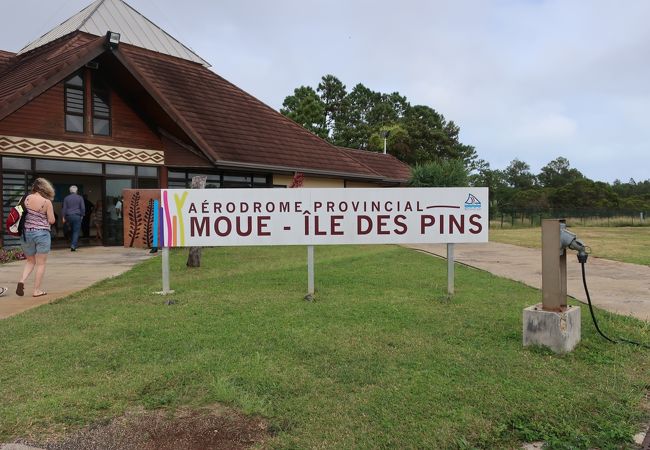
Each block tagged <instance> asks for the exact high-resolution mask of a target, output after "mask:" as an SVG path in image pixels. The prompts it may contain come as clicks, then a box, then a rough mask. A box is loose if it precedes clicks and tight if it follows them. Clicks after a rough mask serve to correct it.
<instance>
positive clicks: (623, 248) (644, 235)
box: [490, 222, 650, 266]
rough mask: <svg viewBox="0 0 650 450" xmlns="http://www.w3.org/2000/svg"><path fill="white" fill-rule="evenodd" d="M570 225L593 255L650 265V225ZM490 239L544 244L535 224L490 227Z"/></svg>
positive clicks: (523, 244) (515, 243) (517, 243)
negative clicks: (521, 226) (605, 226)
mask: <svg viewBox="0 0 650 450" xmlns="http://www.w3.org/2000/svg"><path fill="white" fill-rule="evenodd" d="M568 227H569V229H570V230H571V231H572V232H574V233H576V234H577V235H578V239H581V240H582V241H583V242H584V243H585V244H586V245H588V246H589V247H591V251H592V255H593V256H596V257H599V258H606V259H612V260H614V261H622V262H628V263H632V264H643V265H646V266H650V228H648V227H619V228H602V227H579V226H571V223H570V222H568ZM490 240H491V241H496V242H503V243H506V244H514V245H521V246H523V247H532V248H541V247H542V231H541V228H540V227H536V228H517V229H492V228H491V229H490Z"/></svg>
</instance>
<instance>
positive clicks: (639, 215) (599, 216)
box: [490, 209, 650, 228]
mask: <svg viewBox="0 0 650 450" xmlns="http://www.w3.org/2000/svg"><path fill="white" fill-rule="evenodd" d="M543 219H566V220H567V223H569V224H571V225H574V226H593V227H626V226H633V227H638V226H650V218H648V211H630V210H611V209H571V210H537V209H500V210H497V211H490V226H491V227H492V228H532V227H539V226H541V224H542V220H543Z"/></svg>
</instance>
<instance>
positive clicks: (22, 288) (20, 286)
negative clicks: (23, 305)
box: [16, 283, 25, 297]
mask: <svg viewBox="0 0 650 450" xmlns="http://www.w3.org/2000/svg"><path fill="white" fill-rule="evenodd" d="M16 295H19V296H21V297H22V296H23V295H25V283H18V286H16Z"/></svg>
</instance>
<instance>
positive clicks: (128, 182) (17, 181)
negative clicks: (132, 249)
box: [0, 155, 159, 248]
mask: <svg viewBox="0 0 650 450" xmlns="http://www.w3.org/2000/svg"><path fill="white" fill-rule="evenodd" d="M0 168H1V176H0V188H1V191H0V194H1V195H0V199H1V203H2V213H3V214H2V217H5V218H6V217H7V214H8V213H9V210H10V209H11V207H12V206H14V205H15V204H16V203H17V202H18V200H19V199H20V197H21V196H22V195H23V194H24V193H25V192H26V191H27V189H28V188H29V186H30V185H31V184H32V182H33V181H34V179H35V178H37V177H39V176H42V177H45V178H47V179H48V180H49V181H50V182H51V183H52V184H53V185H54V188H55V192H56V196H55V198H54V201H53V202H52V203H53V206H54V213H55V214H56V216H57V222H56V225H55V226H54V227H53V230H52V231H53V240H52V245H53V246H54V247H59V248H62V247H67V246H69V245H70V241H69V236H68V233H66V231H65V230H64V229H63V224H62V220H61V219H62V218H61V208H62V206H63V199H64V198H65V197H66V195H68V194H69V193H70V186H71V185H75V186H77V188H78V192H79V194H81V195H82V196H84V198H85V199H86V211H87V214H86V217H85V220H84V221H83V222H82V228H81V233H80V239H79V240H80V244H81V246H88V245H118V246H121V245H123V237H124V236H123V234H124V232H123V223H124V222H123V214H124V211H122V189H132V188H135V187H139V188H143V189H157V188H158V187H159V176H158V175H159V173H158V167H153V166H135V165H127V164H111V163H102V162H86V161H67V160H66V161H64V160H52V159H40V158H25V157H14V156H4V155H2V156H0ZM88 212H90V213H88ZM97 224H98V225H97ZM0 236H1V237H2V245H3V246H5V247H11V246H17V245H19V244H20V241H19V239H18V238H16V237H13V236H10V235H8V234H6V233H5V232H4V230H2V232H0Z"/></svg>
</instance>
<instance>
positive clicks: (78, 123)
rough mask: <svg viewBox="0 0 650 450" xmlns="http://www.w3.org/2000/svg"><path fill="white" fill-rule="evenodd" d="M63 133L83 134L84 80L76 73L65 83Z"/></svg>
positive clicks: (79, 73) (81, 75) (80, 73)
mask: <svg viewBox="0 0 650 450" xmlns="http://www.w3.org/2000/svg"><path fill="white" fill-rule="evenodd" d="M65 131H70V132H72V133H83V132H84V79H83V73H82V72H77V73H76V74H74V75H72V76H71V77H70V78H68V79H67V80H66V81H65Z"/></svg>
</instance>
